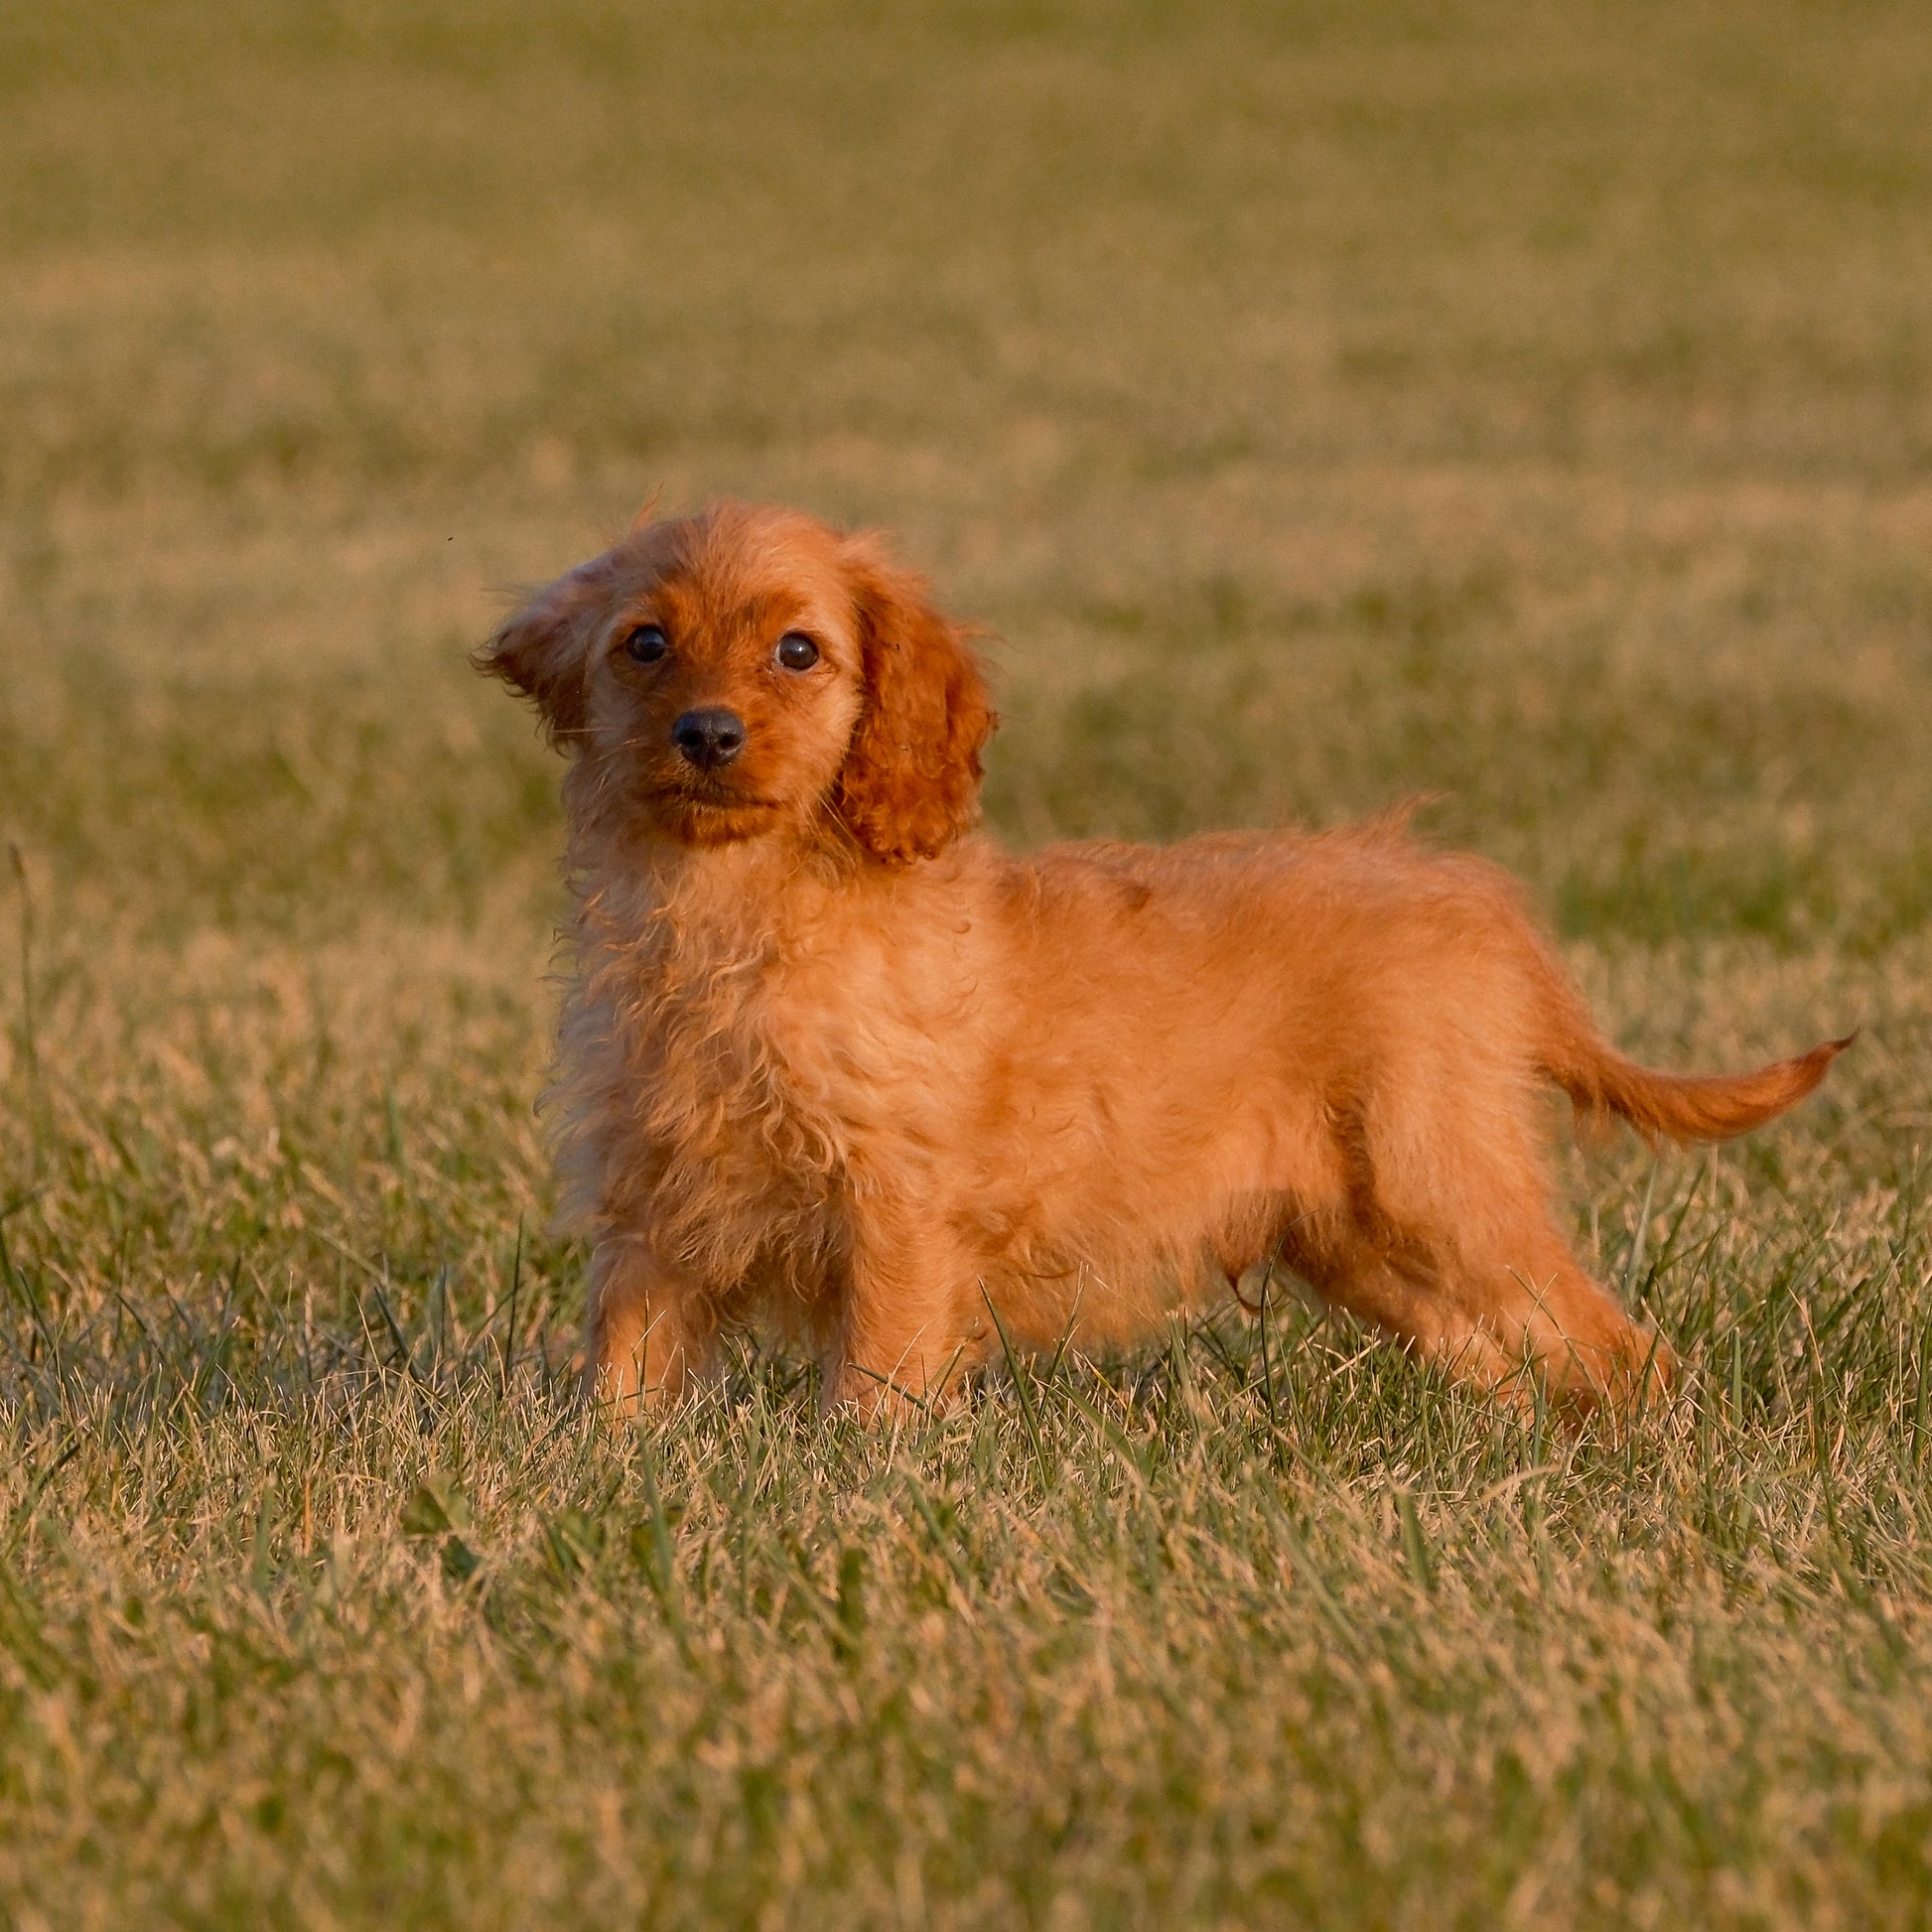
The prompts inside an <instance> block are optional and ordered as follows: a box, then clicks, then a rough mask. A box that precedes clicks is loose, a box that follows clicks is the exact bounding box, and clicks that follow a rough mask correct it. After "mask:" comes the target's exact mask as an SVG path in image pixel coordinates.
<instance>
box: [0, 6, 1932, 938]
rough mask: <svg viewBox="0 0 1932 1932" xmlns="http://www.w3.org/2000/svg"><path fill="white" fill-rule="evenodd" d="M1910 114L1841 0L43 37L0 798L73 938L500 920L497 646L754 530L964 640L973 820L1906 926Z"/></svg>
mask: <svg viewBox="0 0 1932 1932" xmlns="http://www.w3.org/2000/svg"><path fill="white" fill-rule="evenodd" d="M1928 69H1932V23H1928V21H1927V19H1926V16H1925V15H1924V13H1923V10H1922V9H1918V8H1915V7H1912V6H1909V5H1886V4H1876V3H1873V4H1847V5H1833V6H1829V7H1827V6H1820V5H1815V4H1811V3H1810V0H1769V3H1768V4H1763V5H1758V6H1754V7H1752V8H1750V9H1748V10H1740V9H1738V8H1735V7H1732V6H1725V5H1716V4H1712V5H1705V4H1697V0H1692V3H1691V4H1682V3H1681V0H1679V3H1676V4H1668V5H1665V4H1657V5H1647V4H1643V0H1615V3H1614V4H1584V5H1576V4H1568V3H1567V0H1566V4H1555V3H1554V0H1550V3H1547V4H1546V3H1545V0H1479V3H1477V0H1468V3H1467V4H1458V3H1457V0H1416V3H1415V4H1402V0H1378V3H1377V4H1375V5H1371V6H1360V5H1342V4H1335V5H1329V4H1325V0H1299V3H1298V4H1293V5H1280V6H1261V5H1238V4H1226V3H1225V0H1205V3H1204V4H1189V5H1186V6H1173V5H1136V4H1131V0H1107V3H1106V4H1098V3H1097V0H1096V3H1093V4H1066V5H1053V6H1045V5H1035V4H1018V3H1017V4H1011V5H1002V4H983V3H981V0H975V4H971V5H963V4H962V5H959V6H945V5H920V6H912V7H892V6H868V5H861V4H845V3H843V0H840V3H839V4H833V3H832V0H824V3H823V4H802V5H785V4H769V5H743V4H735V3H734V0H725V3H724V4H719V3H718V0H707V4H703V5H691V6H688V7H687V6H682V5H679V4H675V3H674V0H666V3H662V4H651V5H629V6H625V5H616V4H605V3H604V0H559V4H554V5H546V6H544V7H542V8H531V7H526V6H522V5H513V4H508V0H467V3H466V4H462V5H457V4H454V0H449V3H448V4H445V3H443V0H274V4H268V5H261V6H253V5H251V6H241V5H233V6H224V5H221V4H219V3H218V0H156V3H155V4H147V5H142V6H138V7H137V6H126V5H111V4H101V0H69V3H68V4H64V5H63V6H61V7H59V8H16V9H12V10H10V11H9V14H8V16H7V19H6V21H5V23H4V24H0V91H3V92H4V101H5V112H4V115H0V260H3V261H4V277H5V288H6V300H5V314H4V320H3V321H0V423H3V424H4V433H0V501H3V502H4V526H0V570H4V572H5V579H4V582H5V592H4V606H3V607H0V651H4V658H0V672H3V675H0V822H4V827H5V830H6V832H7V834H8V836H10V837H11V838H13V839H15V840H16V841H18V842H19V843H20V845H21V846H22V847H23V849H24V850H25V852H26V853H27V855H28V863H29V865H30V867H36V866H37V867H39V868H40V869H41V873H42V875H43V876H44V880H45V891H46V896H47V898H48V909H47V917H48V918H50V919H55V920H58V919H59V917H60V916H61V911H60V908H62V907H72V908H74V909H75V910H78V909H80V908H81V907H83V906H84V908H85V913H86V916H87V918H88V919H90V920H98V919H107V920H112V921H125V920H129V919H132V920H134V921H135V922H137V923H139V924H141V925H143V926H144V927H150V928H153V929H156V930H160V929H166V930H169V931H171V932H173V933H176V934H181V933H184V932H186V931H188V930H190V929H195V930H201V929H205V928H209V927H215V928H221V929H224V930H235V929H239V928H241V927H244V926H245V927H254V926H259V925H273V926H276V927H278V928H281V929H294V928H297V927H300V928H301V929H303V930H304V931H305V932H306V933H311V934H312V933H314V932H316V931H319V930H324V929H327V930H330V931H339V932H340V931H346V930H347V929H349V928H352V927H355V926H357V925H359V924H361V923H363V922H366V921H368V920H370V919H372V918H373V919H377V920H384V921H386V920H392V919H395V918H398V917H402V918H408V919H412V920H419V919H434V920H436V921H438V922H449V923H454V924H455V925H458V926H462V927H465V928H466V929H468V928H473V927H475V926H476V924H477V923H478V922H479V921H480V920H482V919H483V918H484V917H485V912H484V908H485V906H494V905H496V904H497V901H498V897H499V896H500V895H501V894H502V893H503V892H504V891H505V890H506V887H507V886H508V884H509V883H510V882H512V881H515V882H518V883H519V884H520V883H523V882H526V881H527V880H530V879H540V878H541V875H542V874H543V871H544V867H545V865H546V864H547V861H548V857H549V854H550V851H551V848H552V846H553V844H554V819H553V813H552V808H551V804H550V802H549V801H550V797H551V794H552V791H553V789H554V784H553V780H554V776H555V774H554V772H553V771H552V770H551V768H550V766H549V764H548V761H547V760H546V759H545V758H544V757H543V756H542V755H541V754H540V753H539V752H538V750H537V749H536V747H535V744H534V740H533V737H532V735H531V733H530V731H529V730H528V728H527V725H526V724H525V723H524V722H523V721H520V720H519V719H518V718H517V717H515V716H514V715H513V713H512V712H511V711H510V710H509V708H508V707H507V706H505V705H504V704H503V702H502V700H501V698H500V695H498V694H496V693H493V692H490V691H486V690H483V689H481V688H478V687H476V686H474V685H473V683H472V682H471V679H470V677H469V674H468V672H467V671H466V669H465V666H464V663H463V652H464V650H465V648H466V647H467V646H468V645H470V644H471V643H473V642H474V641H475V640H476V639H477V638H478V637H479V636H480V635H481V634H482V633H483V631H484V630H485V629H486V628H487V626H488V624H489V621H490V620H491V616H492V613H493V612H494V611H495V610H496V609H497V608H498V603H499V597H500V593H501V591H502V589H503V588H504V587H506V586H513V585H515V584H518V583H522V582H527V581H530V580H536V579H543V578H547V577H548V576H550V575H552V574H553V573H555V572H556V571H558V570H560V569H562V568H564V567H565V566H567V565H569V564H570V563H572V562H574V561H575V560H577V559H578V558H580V557H582V556H584V555H586V554H588V553H589V552H590V551H592V550H594V549H595V548H597V547H599V546H600V545H601V544H602V543H603V542H604V541H605V540H606V539H607V537H608V536H609V535H610V534H611V533H612V532H613V531H614V530H616V529H618V528H621V526H622V524H623V523H624V522H626V521H627V520H628V517H629V516H630V514H631V513H632V511H633V510H634V509H635V507H636V506H637V504H638V503H639V502H640V501H641V500H642V499H643V498H644V497H645V496H646V495H648V494H649V493H651V492H652V491H661V492H662V500H663V502H664V504H665V505H666V507H668V508H673V509H676V508H684V507H689V506H692V505H695V504H697V503H699V502H702V501H703V500H704V499H705V498H706V497H708V496H711V495H714V494H720V493H740V494H749V495H756V496H769V497H778V498H782V499H784V500H787V501H791V502H796V503H800V504H802V505H804V506H806V507H808V508H810V509H813V510H815V511H817V512H819V513H821V514H823V515H826V516H829V517H833V518H837V519H846V520H854V521H863V522H870V523H880V524H884V525H887V526H889V527H890V528H892V529H893V530H895V531H897V533H899V536H900V539H901V543H902V547H903V549H904V552H905V554H906V555H907V556H908V557H909V558H910V559H912V560H913V561H914V562H916V563H917V564H918V565H919V566H920V567H922V568H924V569H926V570H927V571H929V572H930V573H931V574H932V575H933V577H934V578H935V579H936V581H937V583H938V586H939V589H940V592H941V595H942V597H943V598H944V600H945V601H946V602H947V603H948V604H949V605H950V606H951V607H952V608H954V609H955V610H957V611H959V612H961V613H964V614H968V615H971V616H973V617H976V618H978V619H981V620H983V621H986V622H988V623H989V624H990V625H991V626H992V627H993V630H994V632H995V634H996V637H997V639H998V641H997V644H996V647H995V655H996V658H997V662H998V666H999V671H1000V679H1001V686H1002V702H1003V709H1004V711H1005V713H1006V715H1007V719H1008V725H1007V730H1006V732H1005V734H1004V735H1003V737H1002V738H1001V740H1000V741H999V743H998V746H997V750H996V752H995V755H994V757H993V759H992V780H991V786H990V794H989V799H990V805H991V811H992V818H993V822H994V823H995V825H996V826H997V827H998V829H999V830H1000V831H1001V832H1002V833H1004V834H1006V835H1007V836H1009V837H1011V838H1014V839H1017V840H1020V841H1022V842H1034V841H1037V840H1040V839H1044V838H1046V837H1048V836H1051V835H1053V834H1056V833H1066V832H1074V833H1119V834H1127V835H1131V836H1167V835H1170V834H1173V833H1176V832H1181V831H1185V830H1188V829H1190V828H1193V827H1195V826H1199V825H1204V824H1215V823H1225V822H1229V821H1239V820H1270V819H1276V818H1282V817H1302V818H1308V819H1314V820H1319V819H1327V818H1332V817H1334V816H1337V815H1341V814H1346V813H1350V812H1355V811H1359V810H1361V809H1364V808H1367V807H1373V806H1378V805H1381V804H1384V803H1386V802H1388V801H1389V800H1390V799H1392V798H1395V797H1397V796H1400V795H1402V794H1405V793H1408V792H1413V791H1418V790H1440V791H1443V792H1446V793H1447V794H1448V798H1447V801H1446V802H1445V804H1444V805H1443V807H1442V808H1441V810H1440V811H1439V812H1438V814H1437V815H1436V817H1435V819H1434V821H1433V823H1434V824H1435V825H1436V826H1437V828H1438V829H1439V830H1440V831H1441V832H1442V833H1443V834H1445V835H1446V836H1449V837H1453V838H1455V839H1458V840H1465V841H1470V842H1474V843H1477V844H1479V845H1482V846H1484V847H1485V848H1487V849H1489V850H1491V851H1492V852H1494V853H1496V854H1497V855H1498V856H1499V857H1501V858H1503V859H1505V860H1506V861H1507V862H1508V863H1509V864H1511V865H1513V866H1515V867H1517V868H1518V869H1520V870H1521V871H1523V872H1525V873H1526V874H1527V875H1529V877H1530V878H1531V879H1532V880H1533V881H1534V883H1535V885H1536V887H1537V889H1538V891H1539V892H1540V893H1541V894H1542V896H1543V897H1544V899H1545V901H1546V903H1548V904H1549V905H1550V907H1551V909H1552V911H1553V913H1554V915H1555V916H1556V917H1557V918H1558V920H1559V921H1560V922H1561V924H1562V927H1563V929H1564V931H1565V932H1566V933H1567V934H1569V935H1571V936H1573V937H1590V938H1597V937H1601V938H1604V939H1609V938H1612V937H1615V938H1619V939H1641V940H1643V941H1647V942H1655V941H1659V940H1666V939H1672V938H1685V937H1690V936H1693V935H1698V936H1708V935H1711V934H1713V933H1751V934H1760V935H1763V936H1764V937H1766V938H1768V939H1771V940H1773V941H1775V942H1777V943H1779V944H1781V945H1784V946H1787V947H1789V946H1796V945H1807V944H1810V943H1812V942H1814V941H1815V940H1817V939H1819V938H1821V937H1823V936H1825V935H1827V934H1830V935H1832V936H1833V937H1834V938H1835V939H1837V940H1840V941H1842V942H1844V943H1848V944H1852V945H1855V946H1859V947H1863V948H1869V947H1873V946H1879V945H1883V944H1884V943H1886V942H1887V941H1888V939H1890V938H1891V937H1892V936H1894V935H1896V934H1899V933H1901V932H1904V931H1907V930H1911V929H1914V928H1916V927H1917V925H1918V924H1919V923H1920V922H1921V921H1922V920H1923V919H1924V917H1925V915H1926V912H1927V909H1928V906H1932V862H1929V860H1928V844H1927V840H1928V832H1932V759H1928V757H1927V753H1928V750H1932V712H1928V708H1927V704H1926V698H1927V694H1928V690H1932V650H1929V649H1928V645H1929V644H1932V553H1929V552H1928V537H1932V332H1929V331H1928V325H1927V315H1928V306H1929V305H1928V297H1932V112H1928V111H1927V109H1928V101H1927V89H1926V78H1925V76H1926V74H1927V72H1928ZM526 911H527V901H519V902H518V909H517V910H516V912H515V913H514V914H509V913H506V912H505V913H502V914H501V916H515V917H517V918H522V917H524V916H526ZM487 916H489V917H492V918H493V917H496V916H499V915H498V914H497V913H495V912H491V913H489V914H488V915H487Z"/></svg>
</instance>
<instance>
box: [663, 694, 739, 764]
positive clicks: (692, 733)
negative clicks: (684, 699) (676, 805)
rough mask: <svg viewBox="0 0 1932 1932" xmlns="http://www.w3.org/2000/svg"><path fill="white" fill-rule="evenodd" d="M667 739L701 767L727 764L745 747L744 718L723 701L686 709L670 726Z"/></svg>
mask: <svg viewBox="0 0 1932 1932" xmlns="http://www.w3.org/2000/svg"><path fill="white" fill-rule="evenodd" d="M671 743H672V744H673V745H675V746H676V747H677V748H678V750H679V751H680V752H682V753H683V754H684V756H685V757H686V758H687V759H690V760H691V762H692V763H693V764H695V765H696V766H698V768H699V769H700V770H702V771H709V770H711V769H712V767H713V766H714V765H720V764H729V763H730V762H731V761H732V759H735V758H736V757H737V756H738V755H739V753H740V752H742V751H743V750H744V749H745V720H744V719H743V718H741V717H740V716H739V715H738V713H737V712H735V711H727V710H726V709H725V707H724V706H723V705H707V706H706V707H705V708H704V709H703V710H702V711H687V712H686V713H685V714H684V716H683V717H682V718H680V719H679V720H678V721H677V723H676V724H675V725H673V726H672V727H671Z"/></svg>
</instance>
